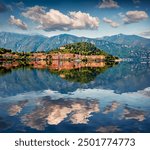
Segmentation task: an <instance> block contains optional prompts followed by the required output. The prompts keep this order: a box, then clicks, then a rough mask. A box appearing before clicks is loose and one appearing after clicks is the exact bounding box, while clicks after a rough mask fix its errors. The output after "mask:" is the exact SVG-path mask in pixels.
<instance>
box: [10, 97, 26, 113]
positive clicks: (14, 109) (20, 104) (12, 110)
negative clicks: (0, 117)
mask: <svg viewBox="0 0 150 150" xmlns="http://www.w3.org/2000/svg"><path fill="white" fill-rule="evenodd" d="M27 103H28V100H25V101H19V102H18V103H17V104H12V105H11V106H10V107H9V109H8V113H9V115H10V116H15V115H17V114H18V113H20V112H21V111H22V109H23V107H24V106H25V105H26V104H27Z"/></svg>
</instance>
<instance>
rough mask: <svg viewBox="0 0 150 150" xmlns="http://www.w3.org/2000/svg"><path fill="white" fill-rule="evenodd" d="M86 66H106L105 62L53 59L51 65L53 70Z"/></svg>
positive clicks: (50, 67)
mask: <svg viewBox="0 0 150 150" xmlns="http://www.w3.org/2000/svg"><path fill="white" fill-rule="evenodd" d="M84 67H93V68H97V67H98V68H103V67H105V62H94V61H92V62H82V61H81V62H76V61H71V62H70V61H60V60H53V61H52V64H51V65H50V66H49V69H50V70H51V69H52V70H59V71H60V70H71V69H79V68H84Z"/></svg>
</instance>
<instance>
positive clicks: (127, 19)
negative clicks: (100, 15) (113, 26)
mask: <svg viewBox="0 0 150 150" xmlns="http://www.w3.org/2000/svg"><path fill="white" fill-rule="evenodd" d="M147 18H148V14H147V13H146V12H145V11H137V10H136V11H128V12H126V14H125V15H124V17H123V21H124V24H130V23H137V22H139V21H141V20H145V19H147Z"/></svg>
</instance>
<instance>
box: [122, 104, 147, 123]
mask: <svg viewBox="0 0 150 150" xmlns="http://www.w3.org/2000/svg"><path fill="white" fill-rule="evenodd" d="M123 118H124V119H135V120H138V121H143V120H145V112H144V111H142V110H137V109H133V108H129V107H126V108H125V109H124V113H123Z"/></svg>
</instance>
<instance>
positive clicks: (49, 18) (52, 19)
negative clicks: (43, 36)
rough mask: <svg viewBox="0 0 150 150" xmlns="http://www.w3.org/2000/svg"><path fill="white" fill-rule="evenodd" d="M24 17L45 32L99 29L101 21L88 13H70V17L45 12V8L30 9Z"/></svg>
mask: <svg viewBox="0 0 150 150" xmlns="http://www.w3.org/2000/svg"><path fill="white" fill-rule="evenodd" d="M22 15H23V16H24V17H27V18H29V19H31V20H33V21H35V22H37V23H38V24H39V26H38V27H37V28H39V29H42V30H45V31H56V30H60V31H69V30H73V29H80V30H81V29H90V30H94V29H98V27H99V19H98V18H97V17H92V16H90V14H88V13H83V12H81V11H78V12H69V14H68V15H65V14H63V13H61V12H60V11H59V10H55V9H50V10H49V11H48V12H46V11H45V7H42V6H34V7H29V8H28V9H27V11H26V12H23V13H22Z"/></svg>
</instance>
